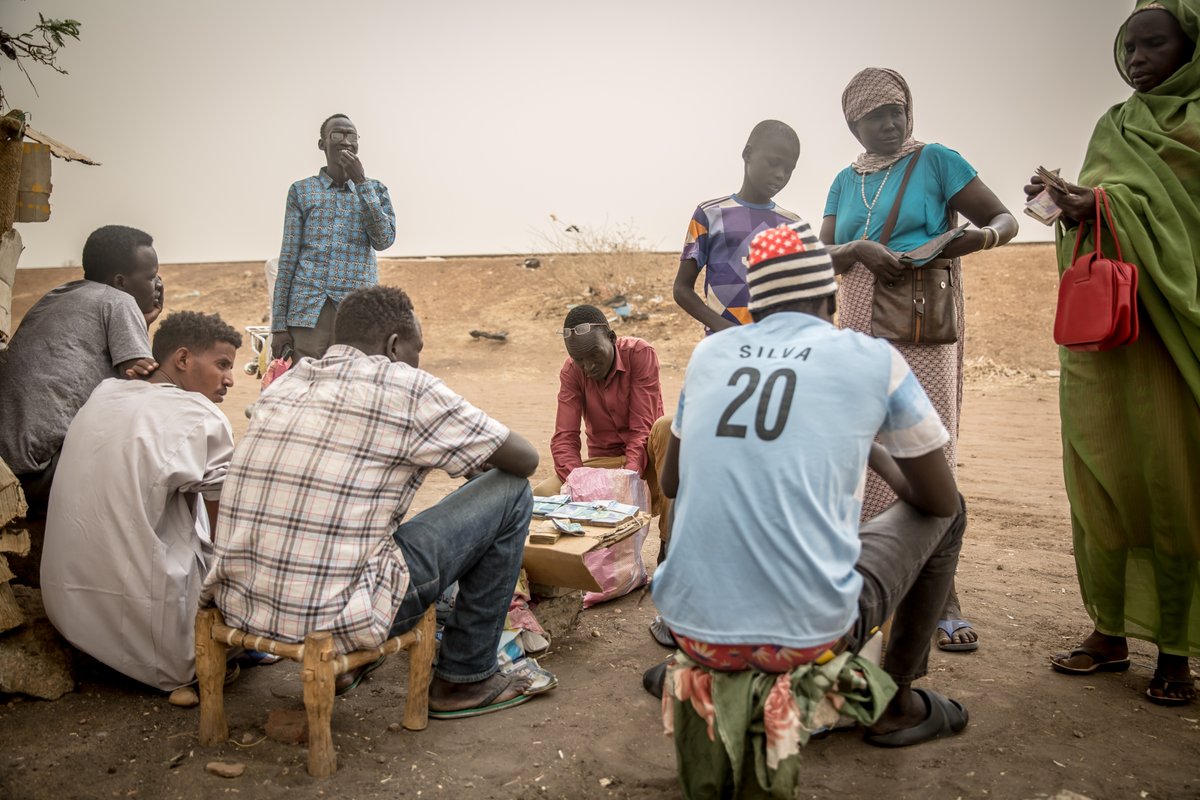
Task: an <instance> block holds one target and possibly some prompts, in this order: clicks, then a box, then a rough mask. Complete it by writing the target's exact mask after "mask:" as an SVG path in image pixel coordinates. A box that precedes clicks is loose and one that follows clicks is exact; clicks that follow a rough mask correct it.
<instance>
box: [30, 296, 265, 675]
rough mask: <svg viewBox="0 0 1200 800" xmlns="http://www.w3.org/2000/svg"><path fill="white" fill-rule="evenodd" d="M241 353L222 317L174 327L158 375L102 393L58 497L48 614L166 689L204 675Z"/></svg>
mask: <svg viewBox="0 0 1200 800" xmlns="http://www.w3.org/2000/svg"><path fill="white" fill-rule="evenodd" d="M241 344H242V337H241V336H240V335H239V334H238V332H237V331H235V330H234V329H233V328H231V327H230V326H229V325H226V324H225V323H224V322H222V321H221V318H220V317H219V316H217V315H215V314H212V315H209V314H201V313H198V312H194V311H179V312H176V313H174V314H172V315H171V316H169V317H167V318H166V319H164V320H163V322H162V324H161V325H159V327H158V331H157V332H156V333H155V335H154V359H155V361H157V362H158V364H159V367H158V369H157V370H156V371H155V372H154V374H153V375H151V376H150V378H149V379H148V380H144V381H142V380H132V381H130V380H117V379H115V378H109V379H107V380H105V381H103V382H102V383H101V384H100V385H99V386H97V387H96V390H95V391H94V392H92V396H91V397H90V398H88V401H87V402H86V403H84V404H83V407H82V408H81V409H79V413H78V414H76V415H75V419H74V421H72V422H71V426H70V428H69V429H68V430H67V435H66V439H65V440H64V441H63V447H62V456H61V457H60V459H59V463H58V471H57V474H56V478H55V480H54V486H53V489H52V490H51V492H50V507H49V510H48V512H47V515H46V539H45V549H44V551H43V553H42V563H41V579H42V600H43V602H44V603H45V605H46V614H47V616H48V617H49V618H50V621H51V622H52V623H54V627H56V628H58V630H59V632H60V633H62V635H63V636H64V637H65V638H66V639H67V641H69V642H70V643H71V644H73V645H75V647H78V648H79V649H80V650H82V651H84V652H85V653H87V654H89V655H90V656H92V657H93V658H95V659H97V660H98V661H102V662H103V663H105V664H107V665H108V666H110V667H112V668H113V669H115V670H117V671H118V672H120V673H122V674H124V675H128V676H129V677H131V678H133V679H135V680H138V681H141V682H142V683H145V684H148V685H150V686H153V687H155V688H157V689H162V690H164V691H171V690H174V689H177V688H179V687H181V686H183V685H185V684H188V683H191V682H192V681H193V680H194V679H195V670H196V663H195V644H194V637H195V633H194V631H195V624H196V605H197V603H198V602H199V599H200V586H201V583H202V582H203V580H204V576H205V574H206V573H207V571H208V566H209V563H210V562H211V560H212V546H211V541H210V539H211V537H210V535H209V531H210V530H211V529H212V523H213V522H214V520H215V518H216V514H217V505H218V499H219V498H220V495H221V484H222V483H223V481H224V480H225V473H226V472H227V471H228V469H229V460H230V458H231V457H232V455H233V430H232V429H231V428H230V426H229V420H227V419H226V418H225V415H224V414H222V413H221V411H220V410H219V409H218V408H217V407H216V405H214V404H216V403H220V402H221V401H222V400H223V399H224V398H225V393H226V392H227V391H228V390H229V387H230V386H232V385H233V368H234V360H235V358H236V355H237V348H238V347H240V346H241ZM201 500H203V502H201Z"/></svg>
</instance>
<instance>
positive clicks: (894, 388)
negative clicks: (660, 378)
mask: <svg viewBox="0 0 1200 800" xmlns="http://www.w3.org/2000/svg"><path fill="white" fill-rule="evenodd" d="M672 432H673V433H674V434H675V435H676V436H678V437H679V438H680V442H681V449H680V460H679V469H680V488H679V495H678V497H677V498H676V500H675V518H674V523H673V525H672V535H671V549H670V557H669V558H668V559H667V560H666V561H665V562H664V563H663V564H662V566H660V567H659V568H658V571H657V572H656V573H655V576H654V601H655V603H656V604H657V606H658V609H659V611H660V612H661V613H662V615H663V617H664V618H665V619H666V621H667V623H668V624H669V626H670V627H671V629H672V630H674V631H678V632H679V633H681V634H683V635H684V636H688V637H691V638H693V639H697V640H700V641H702V642H710V643H713V644H776V645H783V646H788V647H813V646H816V645H819V644H823V643H825V642H829V641H832V640H833V639H836V638H838V637H839V636H841V635H842V634H843V633H845V632H846V631H847V630H848V629H849V628H850V626H851V624H852V623H853V622H854V619H855V617H856V616H857V605H858V595H859V592H860V590H861V587H862V578H861V577H860V576H859V574H858V573H857V572H856V571H855V569H854V565H855V562H856V561H857V560H858V554H859V550H860V545H859V541H858V516H859V512H860V511H861V509H862V492H863V486H864V483H865V480H866V469H867V457H868V455H869V452H870V446H871V441H872V440H873V439H874V438H875V436H876V435H877V434H878V435H879V437H880V442H881V443H882V445H883V446H884V447H885V448H886V449H887V450H888V452H889V453H891V454H892V455H893V456H896V457H900V458H913V457H916V456H920V455H924V454H926V453H929V452H931V451H933V450H935V449H937V448H940V447H942V446H943V445H944V444H945V443H946V442H947V441H948V440H949V435H948V434H947V432H946V429H945V428H944V427H943V426H942V423H941V421H940V420H939V419H938V416H937V412H936V411H935V410H934V408H933V406H932V405H931V404H930V402H929V398H928V397H926V395H925V392H924V390H923V389H922V388H921V385H920V384H919V383H918V382H917V379H916V377H915V376H913V374H912V372H911V371H910V370H909V368H908V365H907V364H906V363H905V361H904V358H903V357H902V356H900V354H899V353H898V352H897V351H896V350H895V349H894V348H892V347H891V346H890V345H889V344H887V343H886V342H884V341H882V340H879V339H873V338H871V337H868V336H865V335H863V334H860V333H856V332H854V331H850V330H839V329H837V328H836V327H834V326H833V325H831V324H829V323H828V322H825V321H824V320H821V319H818V318H817V317H814V316H810V315H808V314H799V313H787V312H781V313H775V314H772V315H771V316H769V317H767V318H766V319H765V320H763V321H762V322H758V323H754V324H751V325H745V326H742V327H737V328H730V329H728V330H725V331H721V332H719V333H717V334H714V335H713V336H710V337H708V338H707V339H705V340H704V341H702V342H701V343H700V344H699V345H698V346H697V347H696V350H695V352H694V353H693V354H692V359H691V361H690V363H689V364H688V368H687V374H686V376H685V378H684V385H683V391H682V392H681V394H680V397H679V410H678V412H677V413H676V415H675V419H674V422H673V424H672Z"/></svg>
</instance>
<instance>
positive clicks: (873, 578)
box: [847, 498, 967, 683]
mask: <svg viewBox="0 0 1200 800" xmlns="http://www.w3.org/2000/svg"><path fill="white" fill-rule="evenodd" d="M966 527H967V509H966V504H965V503H964V502H963V501H962V499H961V498H960V499H959V511H958V513H957V514H955V515H954V516H953V517H930V516H927V515H925V514H922V513H921V512H920V511H917V510H916V509H915V508H913V507H912V506H910V505H908V504H907V503H904V502H900V501H897V502H896V503H893V504H892V505H891V506H890V507H889V508H888V509H887V510H885V511H884V512H883V513H881V514H879V515H877V516H875V517H873V518H872V519H871V520H869V521H868V522H866V523H864V524H863V526H862V528H861V529H860V530H859V539H860V540H861V541H862V552H861V553H860V554H859V557H858V564H857V565H856V566H855V568H856V569H857V570H858V572H859V574H860V575H862V577H863V587H862V593H861V594H860V595H859V598H858V620H857V621H856V622H855V623H854V627H853V628H851V629H850V633H849V634H848V635H847V636H848V638H849V639H850V641H851V644H852V646H854V647H858V646H861V645H862V643H864V642H866V640H867V639H868V638H869V637H870V632H871V631H872V630H873V629H875V628H877V627H879V626H881V625H883V623H884V622H886V621H887V619H888V618H889V617H893V616H894V617H895V619H894V621H893V622H892V633H891V637H890V638H889V639H888V644H887V654H886V655H885V656H884V660H883V668H884V669H885V670H886V671H887V673H888V674H889V675H891V676H892V678H893V679H895V681H896V682H897V683H912V682H913V681H914V680H916V679H917V678H920V677H922V676H923V675H925V673H926V671H927V667H928V662H929V645H930V641H931V640H932V638H933V633H934V630H935V628H936V627H937V622H938V618H939V617H940V616H941V612H942V608H943V606H944V605H945V603H946V596H947V594H949V592H950V585H951V583H952V582H953V581H954V572H955V570H956V569H957V568H958V554H959V551H960V550H961V549H962V537H963V531H964V530H966Z"/></svg>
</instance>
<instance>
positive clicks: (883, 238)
mask: <svg viewBox="0 0 1200 800" xmlns="http://www.w3.org/2000/svg"><path fill="white" fill-rule="evenodd" d="M924 149H925V147H924V146H921V147H918V148H917V149H916V151H915V152H914V153H913V157H912V161H909V162H908V168H907V169H905V170H904V179H903V180H901V181H900V191H899V192H897V193H896V200H895V202H893V203H892V210H891V211H889V212H888V217H887V220H886V221H885V222H884V223H883V232H882V233H881V234H880V236H879V243H880V244H882V245H884V246H886V245H887V243H888V240H889V239H891V238H892V229H893V228H895V227H896V219H897V218H898V217H899V216H900V201H902V200H903V199H904V190H905V189H907V188H908V179H909V178H911V177H912V174H913V169H914V168H915V167H916V166H917V162H918V161H919V160H920V159H921V151H922V150H924Z"/></svg>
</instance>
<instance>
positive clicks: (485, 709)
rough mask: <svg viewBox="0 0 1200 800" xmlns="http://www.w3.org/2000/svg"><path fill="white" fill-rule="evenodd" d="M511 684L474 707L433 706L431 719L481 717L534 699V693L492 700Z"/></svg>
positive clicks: (507, 684) (497, 690)
mask: <svg viewBox="0 0 1200 800" xmlns="http://www.w3.org/2000/svg"><path fill="white" fill-rule="evenodd" d="M511 685H512V682H511V681H509V682H507V683H505V684H504V685H503V686H501V687H500V688H498V689H496V691H494V692H493V693H492V694H491V695H489V696H488V698H487V699H486V700H484V701H483V702H482V703H481V704H479V705H477V706H475V707H474V708H460V709H458V710H457V711H435V710H434V709H432V708H431V709H429V718H430V719H467V718H468V717H479V716H482V715H484V714H492V713H495V712H496V711H503V710H504V709H506V708H512V707H513V706H519V705H521V704H522V703H528V702H529V701H530V700H532V699H533V695H531V694H519V695H517V696H516V697H514V698H512V699H511V700H501V701H500V702H499V703H495V702H492V701H494V700H495V699H496V698H497V697H499V696H500V695H502V694H504V692H505V690H506V689H508V687H509V686H511Z"/></svg>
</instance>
